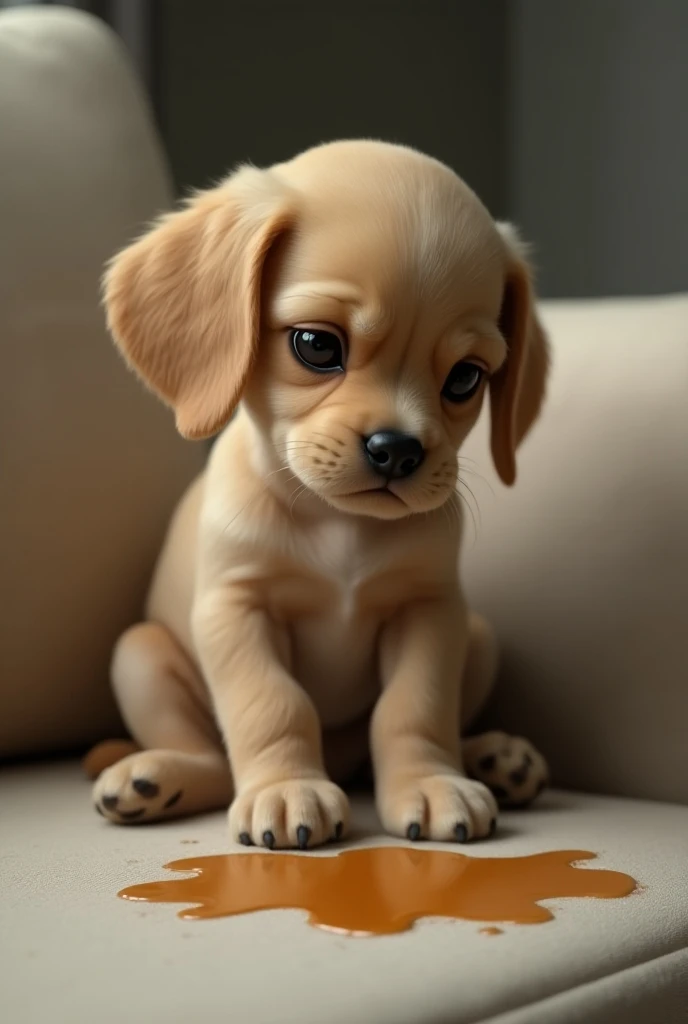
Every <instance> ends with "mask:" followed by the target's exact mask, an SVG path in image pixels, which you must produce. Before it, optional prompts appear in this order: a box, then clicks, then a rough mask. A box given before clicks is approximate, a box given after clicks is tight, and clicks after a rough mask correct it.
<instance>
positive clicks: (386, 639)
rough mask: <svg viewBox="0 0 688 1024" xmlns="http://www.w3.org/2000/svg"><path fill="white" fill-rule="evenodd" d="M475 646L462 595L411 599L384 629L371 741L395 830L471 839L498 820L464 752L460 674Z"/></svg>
mask: <svg viewBox="0 0 688 1024" xmlns="http://www.w3.org/2000/svg"><path fill="white" fill-rule="evenodd" d="M468 648H469V627H468V613H467V611H466V609H465V607H464V605H463V603H462V601H461V599H460V597H459V596H458V595H455V596H452V597H449V598H447V599H446V600H427V601H419V602H417V603H415V604H413V605H410V606H408V607H407V608H405V609H403V610H402V611H401V612H400V613H399V614H398V615H397V616H395V618H394V619H393V620H392V621H391V622H390V623H389V624H388V626H387V627H386V629H385V630H384V632H383V635H382V641H381V679H382V686H383V693H382V696H381V697H380V699H379V701H378V703H377V705H376V707H375V710H374V712H373V718H372V723H371V747H372V754H373V763H374V767H375V781H376V795H377V805H378V811H379V813H380V817H381V819H382V822H383V824H384V826H385V828H386V829H387V830H388V831H389V832H392V833H394V834H395V835H401V836H408V838H409V839H420V838H428V839H440V840H452V841H458V842H464V841H465V840H466V839H470V838H474V837H478V836H487V835H489V834H490V832H491V831H492V829H493V827H494V823H495V820H496V817H497V805H496V803H495V800H494V798H493V796H492V794H491V793H490V791H489V790H488V789H487V787H486V786H484V785H482V783H480V782H477V781H474V780H472V779H468V778H467V777H466V775H465V774H464V772H463V765H462V761H461V755H460V744H459V731H458V729H457V722H458V721H459V703H460V687H458V686H457V685H456V679H457V674H459V675H460V674H462V673H463V670H464V666H465V664H466V657H467V654H468Z"/></svg>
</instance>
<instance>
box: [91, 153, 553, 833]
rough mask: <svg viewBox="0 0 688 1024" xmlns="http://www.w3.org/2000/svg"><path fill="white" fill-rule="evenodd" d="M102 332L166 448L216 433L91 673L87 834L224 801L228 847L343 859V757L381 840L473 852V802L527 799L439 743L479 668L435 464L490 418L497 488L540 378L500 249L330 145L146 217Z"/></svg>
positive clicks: (521, 298) (530, 311)
mask: <svg viewBox="0 0 688 1024" xmlns="http://www.w3.org/2000/svg"><path fill="white" fill-rule="evenodd" d="M105 304H106V308H107V312H108V318H109V326H110V329H111V332H112V334H113V336H114V339H115V341H116V343H117V345H118V346H119V348H120V350H121V351H122V353H123V355H124V357H125V359H126V360H127V361H128V363H129V365H130V366H131V367H133V369H134V370H135V371H136V372H137V373H138V374H139V375H140V377H141V378H142V379H143V380H144V381H145V383H146V384H147V385H148V386H149V387H150V388H151V389H152V390H153V391H154V392H155V393H156V394H157V395H158V396H159V397H160V398H162V399H163V401H165V402H166V403H168V404H169V405H170V406H171V407H172V409H173V410H174V413H175V416H176V422H177V427H178V429H179V431H180V432H181V433H182V434H183V435H184V436H185V437H187V438H194V439H195V438H206V437H210V436H211V435H214V434H216V433H217V432H218V431H223V432H222V433H221V434H220V437H219V439H218V440H217V442H216V444H215V446H214V448H213V451H212V455H211V457H210V462H209V465H208V468H207V471H206V472H205V474H204V475H203V476H202V478H200V479H198V480H197V481H196V482H195V483H194V484H193V485H192V486H191V488H190V490H189V491H188V493H187V494H186V496H185V497H184V499H183V500H182V502H181V504H180V506H179V508H178V510H177V512H176V515H175V517H174V519H173V522H172V524H171V527H170V530H169V534H168V537H167V540H166V543H165V545H164V549H163V551H162V554H161V557H160V561H159V564H158V567H157V570H156V573H155V578H154V580H153V584H152V589H151V592H150V596H149V601H148V607H147V613H146V622H144V623H142V624H140V625H137V626H134V627H133V628H132V629H130V630H129V631H128V632H127V633H126V634H125V635H124V636H123V637H122V638H121V639H120V641H119V643H118V645H117V648H116V650H115V654H114V659H113V667H112V677H113V683H114V688H115V692H116V695H117V699H118V701H119V705H120V708H121V711H122V714H123V716H124V719H125V722H126V723H127V726H128V728H129V729H130V731H131V734H132V736H133V737H134V738H135V740H136V742H137V744H138V745H139V747H140V748H141V749H140V750H139V751H138V752H134V753H132V754H130V755H129V756H127V757H125V758H123V759H121V760H119V761H117V762H116V763H115V764H113V765H111V766H110V767H107V768H106V770H104V771H103V772H102V773H101V774H100V776H99V777H98V779H97V781H96V783H95V803H96V807H97V809H98V810H99V811H100V812H101V813H102V814H103V815H105V816H106V817H107V818H109V819H110V820H111V821H113V822H118V823H126V822H133V821H136V822H148V821H154V820H157V819H162V818H168V817H171V816H175V815H182V814H191V813H195V812H199V811H205V810H210V809H213V808H218V807H222V806H227V804H229V803H230V802H231V807H230V812H229V824H230V833H231V838H232V839H233V840H235V841H236V840H238V841H239V842H241V843H244V844H245V845H250V844H256V845H260V846H265V847H268V848H270V849H272V848H277V847H301V848H306V847H310V846H315V845H316V844H319V843H323V842H325V841H327V840H330V839H338V838H340V837H341V836H343V835H345V834H346V830H347V824H348V817H349V810H348V802H347V798H346V796H345V794H344V792H343V790H342V789H341V788H340V786H339V785H338V784H337V783H341V782H343V781H345V780H346V779H347V777H349V776H350V775H351V773H353V772H355V771H356V770H357V769H358V768H359V767H360V766H361V765H362V764H364V763H365V762H366V760H367V758H368V757H370V758H371V761H372V766H373V771H374V777H375V792H376V801H377V807H378V811H379V815H380V818H381V821H382V823H383V825H384V827H385V828H386V829H387V830H388V831H389V832H391V833H392V834H394V835H397V836H403V837H408V838H410V839H412V840H417V839H421V838H428V839H434V840H447V841H459V842H463V841H465V840H467V839H473V838H478V837H484V836H488V835H489V834H490V833H491V831H492V830H493V829H494V826H495V821H496V817H497V803H496V800H495V796H494V795H493V792H492V791H491V790H493V791H494V793H497V794H498V795H499V796H500V797H501V799H502V800H504V801H505V802H507V803H509V802H511V803H523V802H526V801H528V800H529V799H531V798H532V797H533V796H534V795H535V794H536V792H537V791H538V789H539V788H540V787H541V786H542V785H543V784H544V781H545V777H546V772H547V769H546V765H545V763H544V761H543V759H542V758H541V756H540V755H539V754H538V753H537V751H535V750H534V749H533V748H532V747H531V746H530V744H528V743H527V741H525V740H522V739H513V738H509V737H505V736H504V735H503V734H501V733H491V734H488V735H487V736H483V737H478V738H474V739H472V740H467V741H464V742H463V744H462V743H461V742H460V735H461V732H462V730H463V729H465V727H466V726H467V724H468V723H469V721H470V720H471V718H472V717H473V716H474V715H475V714H476V712H477V711H478V709H479V708H480V706H481V705H482V703H483V702H484V700H485V697H486V696H487V693H488V691H489V689H490V687H491V685H492V681H493V678H494V673H495V668H496V660H497V659H496V648H495V643H494V639H493V637H492V634H491V631H490V629H489V628H488V626H487V624H486V623H485V622H484V621H483V620H482V619H480V618H479V617H477V616H476V615H474V614H472V613H471V612H470V611H469V609H468V608H467V606H466V602H465V600H464V597H463V594H462V591H461V587H460V584H459V579H458V575H457V565H458V553H459V544H460V540H461V530H462V523H461V518H462V517H461V507H460V503H459V501H458V498H457V473H458V468H459V462H458V455H457V453H458V452H459V450H460V448H461V444H462V442H463V440H464V439H465V437H466V435H467V434H468V432H469V431H470V430H471V428H472V427H473V425H474V423H475V422H476V419H477V418H478V414H479V412H480V407H481V403H482V401H483V397H484V395H485V392H486V391H487V392H489V398H490V409H491V423H492V428H491V429H492V433H491V447H492V455H493V458H494V462H495V464H496V468H497V470H498V473H499V475H500V477H501V479H502V480H503V481H504V483H506V484H512V483H513V482H514V479H515V474H516V470H515V452H516V448H517V446H518V444H519V442H520V441H521V440H522V439H523V437H524V436H525V434H526V432H527V431H528V429H529V428H530V426H531V424H532V423H533V421H534V420H535V418H536V417H537V415H538V411H539V409H540V405H541V402H542V398H543V393H544V388H545V378H546V371H547V346H546V341H545V337H544V335H543V332H542V330H541V328H540V326H539V324H538V321H537V318H536V313H535V308H534V298H533V290H532V285H531V280H530V275H529V270H528V267H527V265H526V262H525V260H524V253H523V251H522V247H521V245H520V244H519V242H518V240H517V238H516V236H515V234H514V232H513V231H512V230H511V229H508V228H504V227H500V226H499V225H496V224H495V223H494V222H493V220H492V219H491V218H490V216H489V214H488V213H487V211H486V210H485V208H484V207H483V206H482V205H481V203H480V202H479V200H478V199H477V198H476V196H475V195H474V194H473V192H472V191H471V190H470V189H469V188H468V187H467V186H466V185H465V184H464V183H463V182H462V181H461V179H460V178H458V177H457V176H456V175H455V174H454V173H453V172H452V171H451V170H449V169H448V168H447V167H445V166H444V165H443V164H441V163H439V162H437V161H436V160H433V159H430V158H429V157H427V156H423V155H422V154H420V153H417V152H415V151H413V150H411V149H407V148H404V147H401V146H394V145H388V144H384V143H379V142H371V141H365V142H337V143H332V144H328V145H325V146H320V147H318V148H315V149H312V150H309V151H308V152H306V153H304V154H302V155H301V156H299V157H297V158H296V159H294V160H291V161H290V162H288V163H284V164H279V165H277V166H274V167H271V168H270V169H268V170H258V169H256V168H254V167H249V166H247V167H242V168H241V169H240V170H238V171H237V172H236V173H234V174H232V175H231V176H230V177H229V178H227V179H226V180H225V181H224V182H223V183H221V184H220V185H219V186H218V187H216V188H212V189H210V190H208V191H206V192H201V193H199V194H198V195H196V196H195V197H194V198H192V199H191V200H189V201H188V202H187V203H186V205H185V206H184V208H183V209H181V210H180V211H178V212H175V213H171V214H169V215H167V216H165V217H163V218H162V219H161V220H159V221H158V222H157V224H155V225H154V227H153V228H152V230H150V231H149V232H148V233H147V234H146V235H144V236H143V237H142V238H141V239H140V240H139V241H137V242H135V243H134V244H133V245H131V246H130V247H129V248H127V249H125V250H124V251H123V252H121V253H120V254H119V255H118V256H116V257H115V259H114V260H113V262H112V264H111V265H110V267H109V270H108V272H107V275H106V278H105ZM235 411H236V415H235V416H234V415H233V414H234V413H235ZM227 424H229V425H227ZM151 472H155V467H154V466H151ZM225 750H226V752H227V753H226V754H225ZM227 755H228V756H227Z"/></svg>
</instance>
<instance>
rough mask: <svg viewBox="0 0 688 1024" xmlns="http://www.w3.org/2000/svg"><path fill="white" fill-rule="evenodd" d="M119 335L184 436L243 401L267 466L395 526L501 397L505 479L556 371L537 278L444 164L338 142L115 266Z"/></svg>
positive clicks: (496, 436) (251, 171) (257, 176)
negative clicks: (263, 444)
mask: <svg viewBox="0 0 688 1024" xmlns="http://www.w3.org/2000/svg"><path fill="white" fill-rule="evenodd" d="M105 301H106V306H107V309H108V315H109V323H110V327H111V330H112V333H113V335H114V337H115V340H116V341H117V343H118V344H119V346H120V348H121V349H122V350H123V352H124V354H125V356H126V357H127V359H128V360H129V362H130V363H131V364H132V365H133V366H134V368H135V369H136V370H137V371H138V372H139V374H140V375H141V376H142V377H143V378H144V380H145V381H146V382H147V383H148V384H149V386H150V387H152V388H153V390H154V391H156V392H157V393H158V394H159V395H160V396H161V397H162V398H163V399H164V400H165V401H167V402H168V403H169V404H170V405H171V406H172V407H173V408H174V410H175V413H176V417H177V425H178V428H179V430H180V431H181V433H182V434H184V435H185V436H187V437H204V436H208V435H210V434H213V433H215V432H216V431H217V430H219V429H220V428H221V427H222V426H223V425H224V424H225V423H226V422H227V421H228V420H229V418H230V416H231V414H232V412H233V410H234V408H235V406H236V404H237V402H238V401H239V400H240V399H242V398H243V400H244V402H245V404H246V407H247V409H248V411H249V413H250V415H251V417H252V420H253V422H254V423H255V424H256V425H257V427H258V429H259V431H260V434H261V435H262V437H263V438H265V439H266V440H267V441H268V442H269V448H270V450H271V452H272V453H273V455H275V456H276V457H277V458H278V459H279V460H281V461H282V462H283V464H284V465H285V466H288V467H289V468H290V469H291V470H292V472H293V473H294V475H295V476H296V477H297V478H298V479H300V481H302V483H303V484H305V485H306V486H307V487H308V488H309V489H310V490H311V491H312V492H315V493H316V494H318V495H319V496H320V497H322V498H323V499H324V500H325V501H327V502H328V503H329V504H331V505H333V506H335V507H337V508H339V509H341V510H344V511H348V512H353V513H359V514H363V515H372V516H377V517H379V518H398V517H401V516H405V515H408V514H410V513H414V512H427V511H430V510H432V509H434V508H437V507H439V506H440V505H442V504H443V503H444V502H445V501H447V500H448V499H449V498H450V497H451V496H452V495H453V493H454V488H455V483H456V476H457V453H458V451H459V448H460V446H461V443H462V441H463V440H464V438H465V437H466V435H467V434H468V432H469V431H470V429H471V427H472V426H473V424H474V423H475V421H476V419H477V417H478V414H479V411H480V406H481V403H482V400H483V395H484V392H485V390H486V389H488V388H489V393H490V403H491V416H492V453H493V458H494V461H495V464H496V467H497V470H498V472H499V475H500V476H501V478H502V480H504V482H505V483H508V484H510V483H512V482H513V480H514V479H515V452H516V448H517V445H518V444H519V442H520V440H521V439H522V438H523V436H524V435H525V433H526V431H527V430H528V428H529V427H530V425H531V423H532V422H533V421H534V419H535V418H536V416H537V414H538V411H539V408H540V404H541V401H542V397H543V392H544V384H545V377H546V370H547V350H546V342H545V338H544V335H543V333H542V330H541V329H540V327H539V325H538V322H537V319H536V316H535V310H534V302H533V292H532V287H531V282H530V275H529V270H528V267H527V264H526V261H525V258H524V253H523V251H522V247H521V245H520V243H519V241H518V239H517V237H516V236H515V234H514V233H513V231H512V230H511V229H509V228H508V227H502V228H500V227H499V226H498V225H496V224H495V223H494V222H493V221H492V220H491V218H490V216H489V215H488V213H487V211H486V210H485V209H484V207H483V206H482V205H481V204H480V202H479V201H478V199H477V198H476V196H475V195H474V194H473V193H472V192H471V191H470V189H469V188H468V187H467V186H466V185H465V184H464V183H463V182H462V181H461V180H460V179H459V178H458V177H457V176H456V175H455V174H454V173H453V172H452V171H450V170H449V169H448V168H446V167H445V166H443V165H442V164H440V163H438V162H436V161H435V160H432V159H430V158H428V157H425V156H422V155H421V154H419V153H416V152H414V151H412V150H409V149H405V148H403V147H398V146H391V145H386V144H383V143H374V142H356V143H353V142H349V143H333V144H330V145H327V146H322V147H319V148H317V149H314V150H309V151H308V152H307V153H305V154H303V155H302V156H300V157H297V158H296V159H295V160H293V161H291V162H289V163H286V164H280V165H277V166H275V167H273V168H271V169H270V170H267V171H260V170H257V169H255V168H242V169H241V170H239V171H238V172H237V173H235V174H234V175H232V176H231V177H230V178H229V179H227V181H225V182H224V183H223V184H221V185H219V186H218V187H217V188H214V189H211V190H209V191H207V192H204V193H201V194H199V195H197V196H196V197H195V198H193V199H192V200H190V201H189V202H188V203H187V205H186V207H185V208H184V209H183V210H181V211H179V212H177V213H173V214H170V215H168V216H166V217H164V218H163V219H162V220H161V221H159V222H158V223H157V225H155V226H154V227H153V229H152V230H151V231H150V232H149V233H148V234H147V235H145V236H144V237H143V238H142V239H140V240H139V241H138V242H136V243H135V244H134V245H132V246H130V247H129V248H128V249H126V250H124V252H122V253H120V254H119V255H118V256H117V257H116V258H115V259H114V260H113V262H112V264H111V266H110V268H109V271H108V273H107V275H106V281H105Z"/></svg>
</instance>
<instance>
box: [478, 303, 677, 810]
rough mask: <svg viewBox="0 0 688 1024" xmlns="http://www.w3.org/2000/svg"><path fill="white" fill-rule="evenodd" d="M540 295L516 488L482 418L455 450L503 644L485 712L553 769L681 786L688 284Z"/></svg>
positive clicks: (590, 783)
mask: <svg viewBox="0 0 688 1024" xmlns="http://www.w3.org/2000/svg"><path fill="white" fill-rule="evenodd" d="M542 311H543V318H544V322H545V325H546V327H547V329H548V331H549V333H550V336H551V339H552V346H553V369H552V377H551V383H550V389H549V398H548V401H547V405H546V407H545V412H544V415H543V417H542V420H541V421H540V423H539V424H537V425H536V426H535V428H534V429H533V432H532V435H531V436H530V437H529V438H528V439H527V440H526V442H525V444H524V446H523V449H522V451H521V452H520V453H519V457H518V473H519V478H518V480H517V481H516V485H515V487H514V488H513V490H507V489H506V488H504V487H502V486H501V485H500V483H499V481H498V479H497V477H496V474H495V473H494V470H493V469H492V467H491V465H490V462H489V454H488V446H487V439H486V431H487V421H486V417H483V419H482V421H481V423H480V427H479V429H478V430H477V431H476V433H475V435H474V436H471V437H470V438H469V441H468V444H467V446H466V449H465V452H464V454H465V455H466V456H467V458H468V459H469V460H473V461H468V462H467V464H466V466H467V470H466V475H465V480H466V483H467V484H468V486H469V487H470V488H471V490H472V491H473V493H474V494H475V497H476V499H477V504H478V508H479V512H478V514H476V513H475V512H474V516H475V520H476V523H477V538H476V536H475V531H474V530H473V527H472V524H471V517H470V515H467V521H468V522H467V529H466V542H465V544H464V551H463V557H464V575H465V579H466V583H467V587H468V592H469V595H470V598H471V600H472V602H473V604H475V605H476V606H477V607H478V608H479V609H481V610H482V611H484V612H485V613H486V614H487V615H488V617H489V618H491V619H492V621H493V623H494V624H495V626H496V628H497V632H498V634H499V636H500V639H501V641H502V645H503V672H502V678H501V684H500V686H499V687H498V690H497V693H496V700H495V702H494V708H495V712H496V718H497V721H499V722H501V723H502V724H505V725H506V726H507V727H508V728H509V729H512V730H516V731H517V732H524V733H526V734H527V735H528V736H529V737H531V738H532V739H533V740H534V741H535V742H536V743H537V744H538V745H539V746H540V747H541V749H542V750H543V751H544V752H545V753H546V754H547V756H548V757H549V759H550V762H551V764H552V768H553V771H554V777H555V779H556V781H558V782H559V783H560V784H561V785H565V786H570V787H573V788H580V789H587V790H596V791H601V792H611V793H620V794H628V795H634V796H639V797H655V798H657V799H664V800H676V801H683V802H686V803H688V743H686V730H685V723H686V721H687V720H688V686H687V685H686V680H687V679H688V646H687V645H686V636H685V632H686V624H687V623H688V296H686V295H683V296H672V297H666V298H649V299H623V300H601V301H578V302H548V303H544V304H543V307H542ZM467 493H468V492H466V494H467ZM469 497H470V496H469Z"/></svg>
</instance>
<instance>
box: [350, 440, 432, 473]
mask: <svg viewBox="0 0 688 1024" xmlns="http://www.w3.org/2000/svg"><path fill="white" fill-rule="evenodd" d="M363 443H364V445H365V450H366V454H367V455H368V461H369V462H370V465H371V466H372V467H373V469H374V470H375V472H376V473H379V474H380V476H383V477H385V479H386V480H400V479H401V477H404V476H411V473H415V471H416V470H417V469H418V467H419V466H420V464H421V462H422V461H423V459H424V458H425V451H424V449H423V445H422V444H421V443H420V441H419V440H418V438H417V437H411V435H410V434H402V433H401V431H399V430H380V431H378V433H377V434H372V435H371V436H370V437H366V438H364V439H363Z"/></svg>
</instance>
